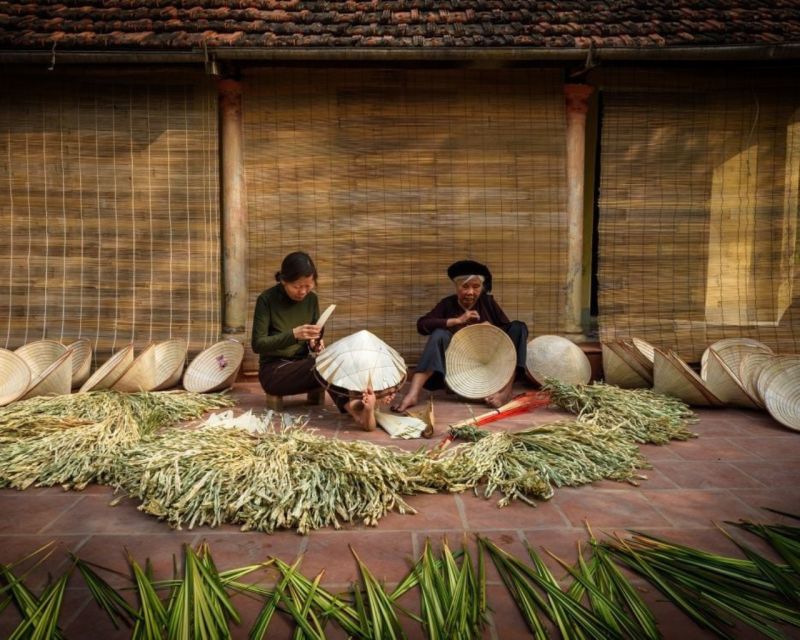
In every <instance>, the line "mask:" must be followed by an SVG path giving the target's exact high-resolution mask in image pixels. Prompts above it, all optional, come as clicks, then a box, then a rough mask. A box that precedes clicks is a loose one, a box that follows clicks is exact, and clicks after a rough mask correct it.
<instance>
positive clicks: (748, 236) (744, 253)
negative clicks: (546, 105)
mask: <svg viewBox="0 0 800 640" xmlns="http://www.w3.org/2000/svg"><path fill="white" fill-rule="evenodd" d="M602 96H603V121H602V143H601V159H600V166H601V183H600V201H599V216H600V218H599V271H598V279H599V284H600V293H599V309H600V316H599V320H600V328H601V338H602V339H610V338H612V337H615V336H617V337H621V336H630V335H633V336H638V337H641V338H644V339H646V340H648V341H649V342H651V343H653V344H656V345H660V346H666V347H670V348H673V349H676V350H677V351H678V352H679V353H680V354H681V356H682V357H684V358H685V359H687V360H689V361H698V360H699V359H700V356H701V354H702V352H703V350H704V349H705V348H706V347H707V346H708V345H709V344H711V343H713V342H715V341H716V340H719V339H722V338H730V337H751V338H755V339H758V340H761V341H763V342H765V343H766V344H768V345H769V346H771V347H772V348H773V349H774V350H776V351H778V352H794V353H798V352H800V279H798V276H800V261H798V246H797V221H798V193H799V192H800V187H799V186H798V185H799V184H800V90H798V84H797V83H796V82H787V78H786V77H784V78H778V79H773V78H770V77H769V76H768V75H765V74H759V73H752V74H748V73H736V74H730V75H725V74H719V73H717V74H697V73H695V74H689V73H685V72H674V71H673V72H663V73H654V72H652V71H650V72H648V73H646V74H645V73H637V72H634V71H620V72H618V73H611V74H609V73H606V74H605V75H604V77H603V80H602Z"/></svg>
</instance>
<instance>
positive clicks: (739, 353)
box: [700, 338, 772, 380]
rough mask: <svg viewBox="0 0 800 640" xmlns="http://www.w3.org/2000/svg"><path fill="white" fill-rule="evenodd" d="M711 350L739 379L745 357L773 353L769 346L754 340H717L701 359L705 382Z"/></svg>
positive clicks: (702, 374) (701, 375) (701, 372)
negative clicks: (752, 354)
mask: <svg viewBox="0 0 800 640" xmlns="http://www.w3.org/2000/svg"><path fill="white" fill-rule="evenodd" d="M711 349H713V350H714V351H716V352H717V355H718V356H719V357H720V358H721V359H722V361H723V362H724V363H725V364H726V365H728V368H729V369H730V370H731V371H732V372H733V374H734V375H735V376H737V378H738V375H739V363H741V361H742V358H744V356H746V355H747V354H750V353H772V349H770V348H769V347H768V346H767V345H765V344H764V343H763V342H759V341H758V340H754V339H753V338H723V339H722V340H717V341H716V342H715V343H713V344H711V345H709V346H708V347H707V348H706V350H705V351H704V352H703V355H702V356H701V358H700V377H702V378H703V379H704V380H705V377H706V375H705V371H706V364H707V362H708V357H709V356H708V354H709V352H710V351H711Z"/></svg>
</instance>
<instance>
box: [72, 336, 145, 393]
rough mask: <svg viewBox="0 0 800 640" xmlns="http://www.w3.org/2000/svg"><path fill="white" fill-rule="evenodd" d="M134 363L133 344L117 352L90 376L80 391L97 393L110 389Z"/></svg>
mask: <svg viewBox="0 0 800 640" xmlns="http://www.w3.org/2000/svg"><path fill="white" fill-rule="evenodd" d="M132 363H133V344H126V345H125V346H124V347H122V349H120V350H119V351H117V352H116V353H115V354H114V355H112V356H111V357H110V358H109V359H108V360H106V361H105V362H104V363H103V364H102V365H100V366H99V367H98V368H97V370H96V371H95V372H94V373H93V374H92V375H91V376H89V379H88V380H87V381H86V382H84V383H83V385H82V386H81V388H80V390H81V391H82V392H83V391H95V390H100V389H110V388H111V387H112V386H114V383H115V382H116V381H117V380H119V379H120V377H121V376H122V374H123V373H125V371H127V370H128V368H129V367H130V366H131V364H132Z"/></svg>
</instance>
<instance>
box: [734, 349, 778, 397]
mask: <svg viewBox="0 0 800 640" xmlns="http://www.w3.org/2000/svg"><path fill="white" fill-rule="evenodd" d="M774 357H775V356H774V354H772V353H766V352H763V351H758V352H753V353H748V354H745V355H744V356H743V357H742V361H741V362H740V363H739V380H740V382H741V383H742V386H743V387H744V388H745V389H746V390H747V393H749V394H750V397H751V398H753V399H754V400H756V401H757V402H758V404H759V405H760V406H762V407H763V406H764V398H762V397H761V394H760V393H759V392H758V385H757V384H756V383H757V382H758V376H759V374H760V373H761V370H762V369H763V368H764V366H765V365H766V364H767V362H769V361H770V360H772V358H774Z"/></svg>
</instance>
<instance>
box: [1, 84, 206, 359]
mask: <svg viewBox="0 0 800 640" xmlns="http://www.w3.org/2000/svg"><path fill="white" fill-rule="evenodd" d="M216 132H217V118H216V93H215V90H214V88H213V86H210V84H209V83H204V82H203V81H202V79H201V80H200V81H199V82H192V81H191V80H186V79H182V80H181V81H180V82H175V79H174V78H173V79H172V81H171V82H169V83H166V82H160V83H159V82H155V81H152V80H148V81H145V82H143V81H138V82H137V81H133V80H131V81H124V80H120V79H117V80H114V81H102V80H100V79H95V80H92V79H90V78H86V77H84V78H82V79H81V80H79V81H74V80H73V81H71V82H65V81H52V80H41V79H39V80H38V81H28V80H25V79H21V78H16V79H12V80H11V81H9V80H7V81H6V83H5V86H4V91H3V92H2V97H0V228H2V229H3V233H2V234H0V345H2V346H5V347H7V348H16V347H18V346H20V345H21V344H23V343H27V342H29V341H32V340H36V339H40V338H43V337H47V338H53V339H56V340H61V341H64V342H71V341H73V340H75V339H77V338H79V337H85V338H89V339H91V341H92V343H93V345H94V348H95V355H96V358H97V359H98V360H101V361H102V360H103V359H105V358H106V357H107V356H108V355H109V354H110V353H112V352H113V351H115V350H116V349H118V348H120V347H121V346H122V345H124V344H126V343H128V342H131V341H133V342H134V343H135V344H136V346H137V348H138V347H140V346H143V345H144V344H146V343H147V342H149V341H151V340H158V339H164V338H169V337H172V338H182V339H184V340H187V341H188V342H189V345H190V350H191V351H197V350H199V349H201V348H202V347H203V346H205V345H207V344H210V343H211V342H213V341H215V340H216V339H217V337H218V335H219V329H220V321H219V315H220V295H219V212H218V209H219V207H218V180H217V137H216V135H217V133H216Z"/></svg>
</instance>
